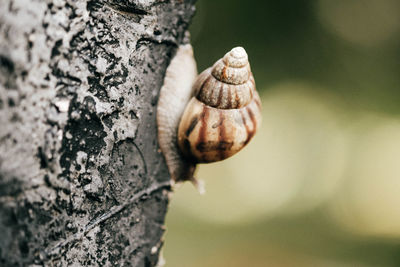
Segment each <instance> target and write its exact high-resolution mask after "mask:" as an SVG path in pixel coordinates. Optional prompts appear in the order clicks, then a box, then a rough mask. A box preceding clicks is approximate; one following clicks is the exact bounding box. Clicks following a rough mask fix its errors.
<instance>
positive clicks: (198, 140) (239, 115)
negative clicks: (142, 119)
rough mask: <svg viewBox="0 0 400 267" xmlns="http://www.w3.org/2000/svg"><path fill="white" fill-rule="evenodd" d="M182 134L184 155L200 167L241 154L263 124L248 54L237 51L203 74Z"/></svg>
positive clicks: (195, 89)
mask: <svg viewBox="0 0 400 267" xmlns="http://www.w3.org/2000/svg"><path fill="white" fill-rule="evenodd" d="M193 90H194V92H195V96H194V97H192V99H191V100H190V102H189V104H188V105H187V107H186V109H185V111H184V113H183V115H182V119H181V122H180V124H179V130H178V145H179V148H180V150H181V151H182V152H183V154H184V155H185V156H186V157H187V158H190V159H191V160H192V161H194V162H197V163H207V162H215V161H220V160H223V159H226V158H228V157H230V156H232V155H234V154H236V153H237V152H238V151H240V150H241V149H242V148H243V147H244V146H245V145H246V144H247V143H248V142H249V141H250V140H251V138H252V137H253V136H254V134H255V132H256V131H257V128H258V127H259V126H260V124H261V102H260V98H259V96H258V93H257V91H256V89H255V82H254V77H253V74H252V73H251V70H250V65H249V62H248V57H247V53H246V51H245V50H244V49H243V48H242V47H236V48H234V49H232V50H231V51H230V52H228V53H227V54H225V56H224V57H223V58H222V59H220V60H218V61H217V62H216V63H215V64H214V66H212V67H211V68H208V69H206V70H205V71H203V72H202V73H201V74H200V75H199V76H198V78H197V80H196V82H195V84H194V86H193Z"/></svg>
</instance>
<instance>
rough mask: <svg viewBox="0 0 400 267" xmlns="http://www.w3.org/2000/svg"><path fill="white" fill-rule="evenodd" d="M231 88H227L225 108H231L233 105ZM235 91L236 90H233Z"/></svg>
mask: <svg viewBox="0 0 400 267" xmlns="http://www.w3.org/2000/svg"><path fill="white" fill-rule="evenodd" d="M231 90H232V87H230V86H228V96H227V98H228V99H227V100H228V106H227V108H231V107H232V106H233V105H232V91H231ZM235 90H236V89H235Z"/></svg>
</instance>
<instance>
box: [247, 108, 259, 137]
mask: <svg viewBox="0 0 400 267" xmlns="http://www.w3.org/2000/svg"><path fill="white" fill-rule="evenodd" d="M246 110H247V112H248V114H249V117H250V120H251V122H252V123H253V129H251V130H250V129H249V128H248V127H247V126H246V131H247V138H246V141H244V144H245V145H247V143H248V142H249V141H250V140H251V138H252V137H253V136H254V134H255V133H256V128H257V120H256V116H254V113H253V111H252V110H251V108H250V106H247V107H246Z"/></svg>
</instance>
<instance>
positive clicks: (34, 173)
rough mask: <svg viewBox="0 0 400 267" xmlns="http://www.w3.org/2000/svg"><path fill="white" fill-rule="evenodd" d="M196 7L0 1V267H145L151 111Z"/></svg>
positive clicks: (161, 200) (164, 183) (136, 1)
mask: <svg viewBox="0 0 400 267" xmlns="http://www.w3.org/2000/svg"><path fill="white" fill-rule="evenodd" d="M193 13H194V0H186V1H183V0H182V1H179V0H170V1H168V0H125V1H122V0H108V1H76V0H56V1H54V0H52V1H50V0H47V1H43V0H42V1H41V0H1V1H0V266H27V265H40V266H42V265H44V266H69V265H73V266H154V265H156V264H157V261H158V255H159V251H160V248H161V246H162V240H161V239H162V235H163V232H164V226H163V224H164V217H165V214H166V211H167V204H168V192H169V190H170V183H169V180H170V177H169V174H168V170H167V167H166V165H165V161H164V158H163V156H162V154H161V153H160V151H159V149H158V143H157V129H156V104H157V99H158V92H159V89H160V87H161V85H162V82H163V77H164V73H165V69H166V67H167V66H168V64H169V61H170V59H171V57H172V56H173V54H174V53H175V50H176V48H177V46H178V45H179V44H181V43H182V42H186V41H187V38H185V31H186V30H187V27H188V24H189V21H190V19H191V17H192V15H193Z"/></svg>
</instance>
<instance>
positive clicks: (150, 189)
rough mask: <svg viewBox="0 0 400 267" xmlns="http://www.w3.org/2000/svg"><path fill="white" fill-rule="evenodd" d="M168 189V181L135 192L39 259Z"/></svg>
mask: <svg viewBox="0 0 400 267" xmlns="http://www.w3.org/2000/svg"><path fill="white" fill-rule="evenodd" d="M163 188H164V189H169V190H170V188H171V182H170V181H166V182H162V183H155V184H153V185H152V186H150V187H148V188H146V189H144V190H142V191H139V192H137V193H136V194H134V195H133V196H131V197H130V198H129V199H128V200H126V201H125V202H123V203H122V204H121V205H117V206H114V207H112V208H110V210H109V211H108V212H106V213H104V214H102V215H100V216H98V217H97V218H95V219H94V220H92V221H91V222H89V223H88V224H87V225H85V226H84V227H83V228H81V229H79V230H78V232H77V233H75V234H73V235H71V236H69V237H67V238H66V239H65V240H63V241H60V242H58V243H57V244H56V245H54V246H52V247H50V248H47V249H45V250H43V251H42V253H41V258H42V259H43V260H44V261H46V260H49V259H50V256H52V255H54V254H57V253H58V252H59V251H58V250H59V249H61V248H63V247H65V246H66V245H67V244H69V243H71V242H73V241H76V240H79V239H81V238H82V237H83V236H84V235H85V234H86V233H87V232H89V231H90V230H92V229H93V228H94V227H95V226H97V225H99V224H100V223H102V222H104V221H106V220H107V219H109V218H111V217H112V216H114V215H116V214H117V213H119V212H121V211H122V210H123V209H124V208H126V207H127V206H129V205H131V204H133V203H135V202H136V201H137V200H139V199H140V198H142V197H145V196H149V195H151V194H152V193H154V192H156V191H158V190H160V189H163Z"/></svg>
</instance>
